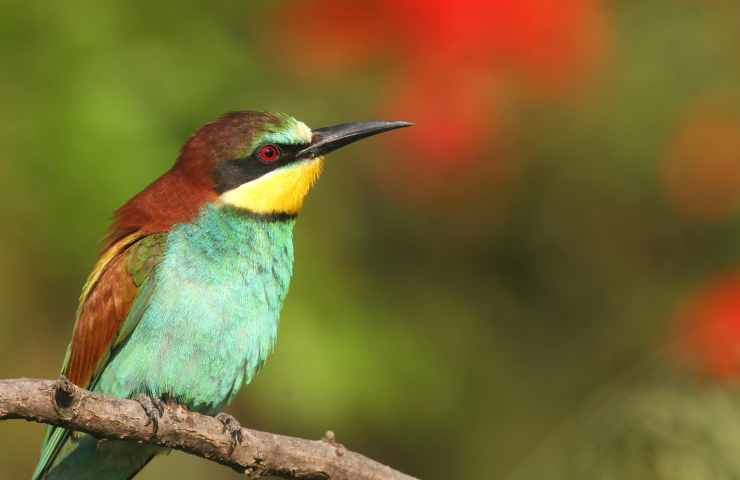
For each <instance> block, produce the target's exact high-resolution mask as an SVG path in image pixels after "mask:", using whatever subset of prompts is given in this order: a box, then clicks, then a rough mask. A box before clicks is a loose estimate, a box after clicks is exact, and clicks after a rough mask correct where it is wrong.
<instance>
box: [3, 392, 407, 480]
mask: <svg viewBox="0 0 740 480" xmlns="http://www.w3.org/2000/svg"><path fill="white" fill-rule="evenodd" d="M17 418H20V419H25V420H29V421H34V422H40V423H47V424H50V425H58V426H61V427H65V428H69V429H71V430H75V431H80V432H85V433H89V434H90V435H93V436H95V437H96V438H100V439H118V440H130V441H134V442H144V443H151V444H155V445H159V446H161V447H166V448H173V449H176V450H182V451H183V452H187V453H190V454H193V455H197V456H199V457H202V458H206V459H209V460H212V461H214V462H218V463H221V464H223V465H227V466H229V467H232V468H234V469H236V470H238V471H240V472H245V473H247V474H250V475H252V476H254V477H262V476H268V475H273V476H277V477H281V478H286V479H310V480H319V479H320V480H327V479H332V480H415V479H414V477H410V476H408V475H405V474H403V473H401V472H398V471H396V470H393V469H392V468H390V467H388V466H386V465H383V464H380V463H378V462H376V461H374V460H371V459H369V458H367V457H365V456H363V455H360V454H359V453H355V452H351V451H349V450H347V449H345V448H344V447H343V446H342V445H341V444H339V443H336V441H335V440H334V435H333V433H331V432H327V435H326V436H325V437H324V439H322V440H304V439H300V438H294V437H288V436H284V435H277V434H274V433H267V432H260V431H258V430H251V429H248V428H242V430H241V438H242V441H241V442H240V444H239V445H237V446H236V447H235V448H233V450H232V447H233V441H232V437H231V435H229V433H227V432H226V431H225V430H224V426H223V424H222V423H221V422H220V421H219V420H217V419H216V418H214V417H209V416H207V415H201V414H199V413H195V412H191V411H189V410H186V409H185V408H183V407H180V406H177V405H166V406H165V408H164V413H163V415H162V417H161V418H160V420H159V425H158V428H157V432H156V433H154V432H153V429H152V425H151V423H148V420H149V418H148V417H147V415H146V414H145V412H144V410H143V408H142V407H141V404H139V403H138V402H136V401H134V400H126V399H120V398H113V397H108V396H104V395H98V394H96V393H92V392H89V391H87V390H84V389H82V388H79V387H77V386H76V385H73V384H72V383H70V382H68V381H66V380H65V379H59V380H36V379H28V378H19V379H11V380H0V420H9V419H17Z"/></svg>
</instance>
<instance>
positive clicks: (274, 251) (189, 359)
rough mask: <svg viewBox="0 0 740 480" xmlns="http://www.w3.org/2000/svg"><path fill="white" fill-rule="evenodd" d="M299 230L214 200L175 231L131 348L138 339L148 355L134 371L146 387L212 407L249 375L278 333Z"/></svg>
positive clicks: (194, 406)
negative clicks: (295, 233) (295, 234)
mask: <svg viewBox="0 0 740 480" xmlns="http://www.w3.org/2000/svg"><path fill="white" fill-rule="evenodd" d="M292 228H293V221H292V220H289V221H280V222H268V221H263V220H256V219H253V218H250V217H248V216H245V215H243V214H241V213H239V212H238V211H236V210H234V209H232V208H230V207H217V206H208V207H205V208H204V210H203V211H202V212H201V214H200V215H199V217H198V218H197V219H196V220H195V221H194V222H193V223H190V224H185V225H178V226H176V227H175V228H174V229H173V230H172V231H171V232H170V234H169V235H168V239H167V246H166V248H165V254H164V259H163V260H162V263H161V264H160V265H159V266H158V267H157V269H156V271H155V273H154V277H153V278H152V280H153V282H154V284H153V285H152V287H153V288H152V290H151V297H150V299H149V301H148V305H147V308H146V312H145V313H144V315H143V318H142V320H141V322H140V323H139V325H138V326H137V328H136V329H135V331H134V333H133V334H132V338H131V339H130V341H129V342H128V345H127V346H129V345H131V344H132V342H134V341H138V342H140V345H141V346H142V348H141V349H139V348H138V347H134V349H136V350H142V351H141V352H138V353H134V352H133V351H132V352H131V353H132V355H137V356H138V358H139V359H141V358H142V356H140V355H143V356H144V357H150V358H148V360H147V363H148V364H149V365H148V366H146V370H145V371H141V372H139V373H138V374H137V376H140V377H144V383H145V384H146V385H147V389H149V390H154V392H152V393H155V394H157V393H159V394H161V393H166V394H171V395H175V396H178V397H180V398H181V401H183V402H184V403H186V404H189V405H190V406H191V407H192V408H201V409H206V410H208V409H211V408H212V407H213V406H214V405H215V406H216V408H218V407H219V404H223V403H225V402H226V401H228V400H229V399H230V398H231V397H232V396H233V395H234V394H235V393H236V391H238V389H239V387H240V386H241V384H242V382H243V381H246V382H249V381H251V379H252V377H253V375H254V374H255V373H256V371H257V370H258V369H259V367H260V366H261V364H262V363H263V362H264V361H265V359H266V358H267V356H268V355H269V353H270V351H271V350H272V347H273V344H274V342H275V339H276V336H277V327H278V319H279V315H280V309H281V307H282V303H283V299H284V298H285V295H286V293H287V290H288V285H289V282H290V277H291V274H292V265H293V243H292ZM134 337H137V338H134ZM122 353H123V352H122ZM137 362H138V361H137ZM138 364H139V366H143V365H142V363H141V362H138Z"/></svg>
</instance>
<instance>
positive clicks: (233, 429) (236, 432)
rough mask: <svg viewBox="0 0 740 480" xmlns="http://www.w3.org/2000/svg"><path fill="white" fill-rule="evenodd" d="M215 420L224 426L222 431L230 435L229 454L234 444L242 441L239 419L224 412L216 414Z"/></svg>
mask: <svg viewBox="0 0 740 480" xmlns="http://www.w3.org/2000/svg"><path fill="white" fill-rule="evenodd" d="M216 420H218V421H219V422H221V424H222V425H223V426H224V433H228V434H229V436H230V437H231V447H230V449H229V455H231V454H232V453H233V452H234V449H235V448H236V446H237V445H239V444H241V443H242V426H241V424H240V423H239V420H237V419H236V418H234V417H232V416H231V415H229V414H228V413H224V412H221V413H219V414H218V415H216Z"/></svg>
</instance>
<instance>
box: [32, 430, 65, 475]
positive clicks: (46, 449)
mask: <svg viewBox="0 0 740 480" xmlns="http://www.w3.org/2000/svg"><path fill="white" fill-rule="evenodd" d="M68 438H69V430H67V429H65V428H61V427H48V428H47V429H46V435H44V441H43V443H42V444H41V455H40V457H39V463H38V464H36V469H35V470H34V472H33V477H31V478H32V479H33V480H40V479H42V478H43V477H44V475H45V474H46V472H48V471H49V468H51V466H52V465H53V464H54V461H55V460H56V458H57V456H59V452H60V451H61V450H62V447H64V444H65V443H67V439H68Z"/></svg>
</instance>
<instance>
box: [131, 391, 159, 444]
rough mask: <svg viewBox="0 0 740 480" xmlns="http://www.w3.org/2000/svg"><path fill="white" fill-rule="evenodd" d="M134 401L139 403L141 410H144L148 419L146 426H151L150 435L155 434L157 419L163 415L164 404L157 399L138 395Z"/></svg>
mask: <svg viewBox="0 0 740 480" xmlns="http://www.w3.org/2000/svg"><path fill="white" fill-rule="evenodd" d="M134 400H136V401H137V402H139V405H141V408H143V409H144V413H146V416H147V417H148V420H147V422H146V424H147V425H149V424H150V423H151V424H152V430H153V432H152V434H155V433H157V430H159V419H160V418H162V415H164V402H163V401H162V400H160V399H159V398H154V397H150V396H149V395H144V394H142V395H138V396H137V397H136V398H134Z"/></svg>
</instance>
